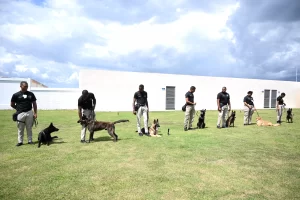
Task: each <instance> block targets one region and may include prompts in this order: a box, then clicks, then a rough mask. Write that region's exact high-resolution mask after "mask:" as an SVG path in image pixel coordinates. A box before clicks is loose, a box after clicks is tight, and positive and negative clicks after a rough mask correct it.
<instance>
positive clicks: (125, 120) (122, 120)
mask: <svg viewBox="0 0 300 200" xmlns="http://www.w3.org/2000/svg"><path fill="white" fill-rule="evenodd" d="M121 122H129V120H128V119H121V120H118V121H115V122H113V124H117V123H121Z"/></svg>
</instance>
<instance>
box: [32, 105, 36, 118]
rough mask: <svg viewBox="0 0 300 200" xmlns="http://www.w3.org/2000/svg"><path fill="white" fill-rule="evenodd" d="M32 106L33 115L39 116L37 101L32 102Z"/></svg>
mask: <svg viewBox="0 0 300 200" xmlns="http://www.w3.org/2000/svg"><path fill="white" fill-rule="evenodd" d="M32 107H33V116H34V118H37V104H36V101H34V102H32Z"/></svg>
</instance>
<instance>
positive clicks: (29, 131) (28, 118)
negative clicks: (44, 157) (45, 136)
mask: <svg viewBox="0 0 300 200" xmlns="http://www.w3.org/2000/svg"><path fill="white" fill-rule="evenodd" d="M25 126H26V131H27V139H28V143H29V144H30V143H32V126H33V111H32V110H30V111H28V112H26V118H25Z"/></svg>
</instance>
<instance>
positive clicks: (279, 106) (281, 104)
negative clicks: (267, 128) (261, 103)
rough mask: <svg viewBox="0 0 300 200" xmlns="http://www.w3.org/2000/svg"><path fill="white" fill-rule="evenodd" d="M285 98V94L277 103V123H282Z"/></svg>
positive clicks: (281, 95) (282, 94)
mask: <svg viewBox="0 0 300 200" xmlns="http://www.w3.org/2000/svg"><path fill="white" fill-rule="evenodd" d="M284 97H285V93H284V92H283V93H281V94H280V96H279V97H277V99H276V100H277V101H276V111H277V123H281V116H282V111H283V108H284V106H285V103H284V102H283V98H284Z"/></svg>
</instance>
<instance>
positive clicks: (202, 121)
mask: <svg viewBox="0 0 300 200" xmlns="http://www.w3.org/2000/svg"><path fill="white" fill-rule="evenodd" d="M205 112H206V109H202V110H201V111H200V116H199V119H198V123H197V127H198V128H205Z"/></svg>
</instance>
